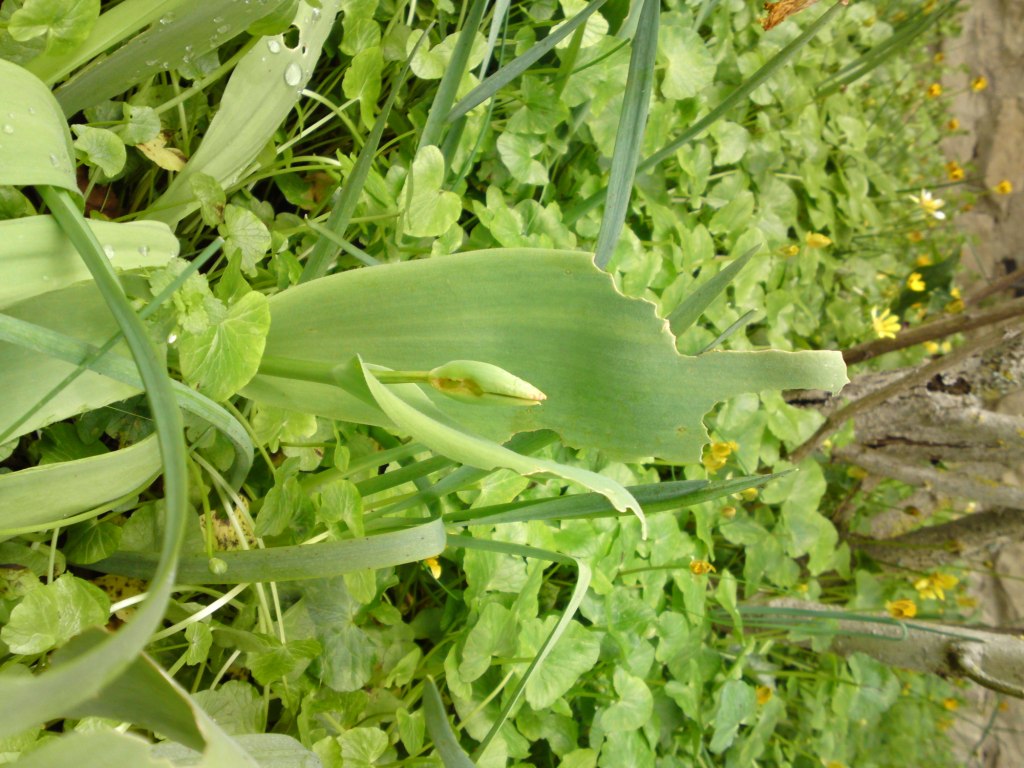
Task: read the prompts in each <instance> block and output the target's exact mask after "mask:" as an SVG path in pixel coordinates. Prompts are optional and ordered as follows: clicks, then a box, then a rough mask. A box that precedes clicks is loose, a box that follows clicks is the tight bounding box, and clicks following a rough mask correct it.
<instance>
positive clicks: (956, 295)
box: [949, 286, 960, 299]
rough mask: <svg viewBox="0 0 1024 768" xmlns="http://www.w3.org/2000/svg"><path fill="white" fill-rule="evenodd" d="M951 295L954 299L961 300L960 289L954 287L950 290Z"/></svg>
mask: <svg viewBox="0 0 1024 768" xmlns="http://www.w3.org/2000/svg"><path fill="white" fill-rule="evenodd" d="M949 295H950V296H952V297H953V298H954V299H959V298H960V289H959V288H957V287H956V286H953V287H952V288H950V289H949Z"/></svg>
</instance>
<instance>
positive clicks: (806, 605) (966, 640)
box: [746, 598, 1024, 698]
mask: <svg viewBox="0 0 1024 768" xmlns="http://www.w3.org/2000/svg"><path fill="white" fill-rule="evenodd" d="M769 606H770V607H771V608H772V609H773V612H772V613H771V614H769V616H770V619H771V621H772V622H773V623H777V622H778V621H779V613H778V609H780V608H781V609H784V610H786V611H788V610H791V611H792V613H791V614H790V613H784V615H785V616H786V622H787V623H788V624H790V625H791V626H793V627H798V626H799V625H800V624H801V623H806V624H809V625H810V624H813V625H814V631H815V633H816V634H817V633H819V632H820V630H821V622H822V620H823V617H822V616H821V615H820V614H827V613H830V612H837V611H838V610H839V609H837V608H835V607H833V606H829V605H822V604H820V603H812V602H807V601H804V600H797V599H794V598H779V599H776V600H772V601H771V602H770V603H769ZM808 611H814V612H815V614H817V615H809V614H808ZM746 613H747V614H748V615H751V616H757V609H756V608H752V609H748V611H746ZM752 623H756V619H755V620H754V622H752ZM829 650H830V651H832V652H833V653H838V654H840V655H843V656H849V655H851V654H854V653H865V654H867V655H868V656H871V657H872V658H874V659H877V660H878V661H880V662H882V663H883V664H887V665H889V666H891V667H900V668H903V669H913V670H917V671H918V672H929V673H932V674H936V675H942V676H943V677H966V678H969V679H971V680H973V681H974V682H976V683H978V684H979V685H983V686H984V687H986V688H989V689H990V690H993V691H998V692H999V693H1005V694H1007V695H1010V696H1016V697H1018V698H1024V640H1022V639H1021V637H1020V636H1019V635H1018V634H1015V633H1009V632H1001V631H998V630H997V631H992V630H981V629H973V628H968V627H960V626H955V625H946V624H938V623H935V622H926V623H924V622H922V623H918V622H915V621H912V620H910V621H894V620H892V619H889V618H888V617H884V618H883V617H879V619H878V621H863V620H854V619H852V618H841V617H837V618H836V620H835V637H834V638H833V639H832V643H831V646H830V648H829Z"/></svg>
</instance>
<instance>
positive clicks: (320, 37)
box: [150, 0, 340, 227]
mask: <svg viewBox="0 0 1024 768" xmlns="http://www.w3.org/2000/svg"><path fill="white" fill-rule="evenodd" d="M317 5H319V6H320V7H319V8H315V7H313V6H311V5H307V4H306V3H303V2H300V3H299V10H298V12H297V13H296V16H295V20H294V22H293V24H294V25H295V27H297V28H298V30H299V40H298V44H297V45H296V46H295V47H294V48H289V47H288V45H286V42H287V41H286V40H285V38H284V35H283V34H281V35H275V36H272V37H266V38H263V39H262V40H260V41H258V42H257V43H256V45H255V47H253V49H252V50H250V51H249V52H248V53H246V54H245V56H243V57H242V60H241V61H240V62H239V63H238V65H237V66H236V67H235V70H234V72H232V73H231V79H230V80H229V81H228V85H227V87H226V89H225V91H224V96H223V97H222V98H221V101H220V108H219V109H218V110H217V114H216V115H214V117H213V120H212V121H211V122H210V126H209V128H207V129H206V135H205V136H204V137H203V141H202V143H201V144H200V145H199V149H198V150H196V153H195V154H194V155H192V157H191V158H190V159H189V161H188V163H187V164H186V165H185V169H184V170H183V171H182V172H181V173H179V174H178V175H177V176H175V177H174V181H173V182H171V185H170V186H169V187H168V188H167V191H166V192H164V194H163V195H162V196H161V197H160V198H159V199H158V200H157V201H156V202H155V203H154V204H153V207H152V210H151V216H150V217H151V218H155V219H157V220H159V221H164V222H167V223H168V224H170V225H171V226H172V227H173V226H175V225H176V224H177V223H178V222H179V221H181V219H182V218H184V217H185V216H186V215H188V214H189V213H190V212H192V211H194V210H196V209H197V208H198V207H199V202H198V200H197V199H196V196H195V193H194V192H193V190H192V186H191V179H192V177H193V176H195V175H196V174H197V173H203V174H206V175H208V176H212V177H213V178H215V179H216V180H217V181H218V182H219V183H220V184H222V185H224V186H231V185H232V184H236V183H238V182H239V181H241V180H242V179H243V177H244V175H245V173H246V171H248V170H249V167H250V166H251V165H252V163H253V161H254V160H255V159H256V157H257V155H259V153H260V152H261V151H263V149H264V147H266V145H267V142H268V141H270V140H271V138H272V137H273V135H274V132H275V131H276V130H277V128H278V126H280V125H281V122H282V121H283V120H284V119H285V118H286V117H287V116H288V113H289V112H291V110H292V109H293V108H294V107H295V104H296V102H298V100H299V97H300V96H301V94H302V89H303V87H305V85H306V83H307V82H308V81H309V78H310V76H311V75H312V74H313V67H314V66H315V64H316V62H317V59H318V58H319V56H320V52H321V49H322V48H323V44H324V42H325V41H326V40H327V35H328V34H329V33H330V31H331V28H332V27H333V25H334V17H335V16H336V15H337V13H338V8H339V5H340V0H322V2H320V3H318V4H317Z"/></svg>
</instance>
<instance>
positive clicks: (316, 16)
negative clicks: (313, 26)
mask: <svg viewBox="0 0 1024 768" xmlns="http://www.w3.org/2000/svg"><path fill="white" fill-rule="evenodd" d="M309 17H310V18H311V19H312V20H313V21H317V20H318V19H319V18H320V9H319V8H314V9H313V10H312V11H311V12H310V14H309Z"/></svg>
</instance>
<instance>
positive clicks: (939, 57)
mask: <svg viewBox="0 0 1024 768" xmlns="http://www.w3.org/2000/svg"><path fill="white" fill-rule="evenodd" d="M945 60H946V54H944V53H943V52H942V51H939V52H938V53H936V54H935V55H934V56H932V61H934V62H935V63H936V64H941V63H942V62H944V61H945Z"/></svg>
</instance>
